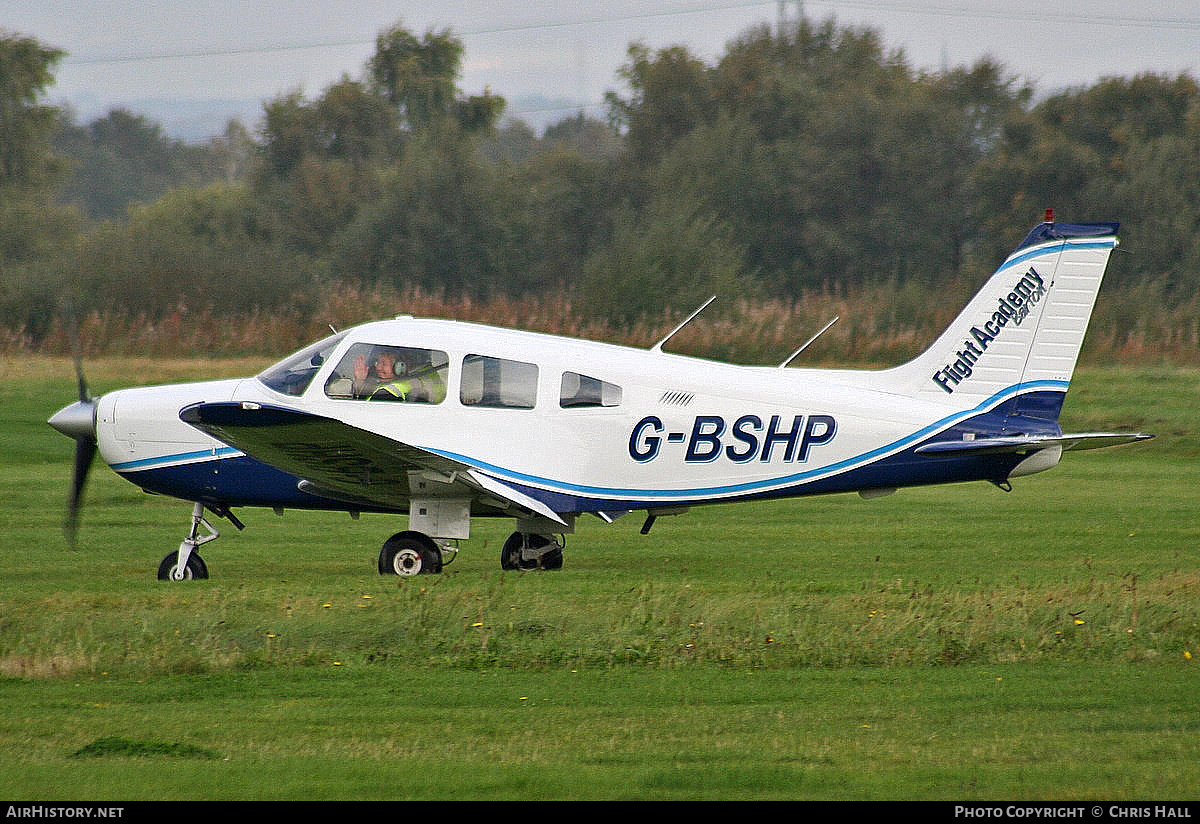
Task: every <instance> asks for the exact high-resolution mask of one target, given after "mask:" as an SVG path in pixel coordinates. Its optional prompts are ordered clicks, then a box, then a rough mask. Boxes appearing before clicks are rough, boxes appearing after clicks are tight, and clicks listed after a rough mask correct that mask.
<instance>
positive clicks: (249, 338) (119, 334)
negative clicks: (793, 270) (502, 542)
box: [0, 282, 1200, 365]
mask: <svg viewBox="0 0 1200 824" xmlns="http://www.w3.org/2000/svg"><path fill="white" fill-rule="evenodd" d="M973 288H974V286H973V285H971V284H963V283H957V284H951V285H949V286H939V287H937V288H936V289H934V288H932V287H928V286H924V285H922V284H919V283H906V284H902V285H899V286H897V285H896V284H874V285H867V286H862V287H856V288H854V289H837V288H834V287H827V288H824V289H821V290H815V291H812V292H809V293H806V294H803V295H801V296H799V297H796V298H791V299H773V300H765V299H764V300H751V299H744V298H742V299H735V300H729V301H718V302H717V303H716V304H714V306H713V307H711V308H710V309H709V310H707V311H706V312H705V313H704V314H702V315H701V316H700V317H699V318H697V319H696V320H695V321H694V322H693V323H692V324H690V325H689V326H688V327H687V328H686V329H685V330H684V331H683V332H682V333H681V334H680V335H679V336H678V337H677V338H675V339H673V341H672V343H671V347H670V348H671V349H672V350H674V351H679V352H682V353H685V354H694V355H699V356H703V357H713V358H719V359H724V360H731V361H735V362H740V363H767V364H776V363H779V362H781V361H782V360H783V359H784V358H786V357H787V356H788V355H789V354H790V353H792V352H793V351H795V349H796V348H797V347H799V346H800V345H801V344H802V343H804V342H805V341H807V340H808V339H809V338H810V337H811V336H812V335H813V334H815V333H816V332H817V331H818V330H820V329H821V328H822V327H824V326H825V324H826V323H828V322H829V321H830V320H832V319H833V318H838V321H837V323H835V324H834V325H833V326H832V327H831V328H830V329H829V330H828V331H827V332H826V333H824V334H823V335H822V336H821V337H820V338H819V339H818V340H817V341H816V342H815V343H813V344H812V346H811V347H810V348H809V349H808V350H807V351H806V352H805V353H804V355H803V356H802V362H807V363H810V364H813V365H828V364H859V365H870V364H877V365H878V364H892V363H898V362H901V361H903V360H905V359H907V358H909V357H912V356H913V355H915V354H917V353H918V352H919V351H920V350H921V349H922V348H923V347H924V346H927V345H928V344H929V343H931V342H932V341H933V340H934V338H935V337H936V336H937V335H938V334H939V333H940V332H941V331H942V329H944V328H945V326H946V325H947V324H948V323H949V322H950V320H951V319H952V318H953V315H954V314H955V313H957V312H958V310H959V308H960V307H961V306H963V305H965V303H966V301H967V299H968V298H969V297H970V293H971V291H973ZM313 307H317V308H313ZM692 308H694V307H671V308H664V309H663V310H662V312H660V313H658V314H657V315H653V316H649V317H644V318H642V319H640V320H639V321H637V322H634V323H629V324H619V323H614V322H610V321H607V320H605V319H604V318H601V317H597V316H596V315H595V314H593V313H591V312H589V310H588V307H587V306H586V305H581V304H580V303H579V302H578V300H576V299H575V298H574V297H573V296H571V295H569V294H566V293H556V294H548V295H529V296H523V297H519V298H516V297H510V296H503V295H501V296H495V297H491V298H486V299H480V298H473V297H470V296H450V295H447V294H444V293H440V292H432V291H427V290H423V289H420V288H409V289H405V290H403V291H397V290H395V289H392V288H389V287H383V286H373V287H367V286H363V285H361V284H358V283H354V282H340V283H334V284H330V285H327V286H325V287H322V288H320V289H319V290H317V291H316V292H314V293H313V294H312V295H310V296H304V297H298V298H297V300H296V301H295V303H294V304H293V305H291V306H284V307H274V308H272V307H265V306H264V307H258V308H255V309H252V310H246V311H243V312H240V313H233V314H231V313H228V312H225V311H223V310H221V309H220V308H219V307H213V306H206V307H198V308H197V307H189V306H186V305H182V304H180V305H176V306H173V307H171V308H170V309H169V310H168V311H165V312H155V311H150V310H147V309H144V308H139V307H129V308H127V309H125V310H120V311H119V310H109V311H103V312H100V311H94V312H91V313H89V314H88V315H86V316H84V317H82V318H80V319H79V321H78V326H79V331H80V337H81V340H82V343H83V354H84V355H86V356H92V357H95V356H102V355H113V356H125V355H145V356H153V357H169V356H190V357H203V356H217V357H232V356H264V357H275V356H282V355H283V354H285V353H287V352H290V351H292V350H294V349H295V348H297V347H299V346H301V345H303V344H305V343H307V342H309V341H312V340H315V339H317V338H319V337H321V336H323V335H325V334H328V333H329V331H330V329H331V328H339V329H340V328H346V327H348V326H351V325H354V324H356V323H361V322H364V321H367V320H374V319H378V318H384V317H391V316H393V315H397V314H411V315H416V316H424V317H443V318H453V319H457V320H463V321H476V322H485V323H490V324H493V325H497V326H504V327H510V328H520V329H530V330H533V331H539V332H547V333H551V334H560V335H568V336H573V337H581V338H587V339H593V340H605V341H610V342H614V343H623V344H629V345H633V346H650V345H652V344H653V343H655V342H656V341H658V340H659V339H660V338H661V337H662V336H663V335H665V334H666V333H667V332H668V331H669V330H670V329H672V328H673V327H674V326H675V324H677V323H678V322H679V321H680V320H681V319H682V317H684V316H685V315H686V314H687V312H690V311H691V309H692ZM70 352H71V341H70V335H69V333H68V326H67V324H65V323H64V322H62V320H58V321H55V322H54V323H53V324H52V325H51V327H50V329H49V331H48V333H47V334H46V335H45V336H44V337H41V338H40V339H39V340H37V341H36V342H35V341H34V340H33V337H32V336H31V335H30V334H28V332H27V331H26V330H24V329H21V328H0V353H3V354H5V355H16V354H46V355H66V354H69V353H70ZM1082 359H1083V362H1085V363H1093V364H1108V365H1113V364H1124V365H1148V364H1157V363H1163V364H1178V365H1190V364H1196V363H1200V297H1188V298H1178V297H1174V296H1172V295H1171V293H1170V291H1169V290H1168V289H1166V288H1164V287H1162V286H1156V285H1142V286H1137V287H1126V288H1121V289H1110V290H1105V291H1104V292H1102V293H1101V297H1100V301H1099V303H1098V305H1097V307H1096V312H1095V314H1094V316H1093V319H1092V325H1091V328H1090V330H1089V333H1088V338H1087V341H1086V343H1085V346H1084V352H1083V355H1082Z"/></svg>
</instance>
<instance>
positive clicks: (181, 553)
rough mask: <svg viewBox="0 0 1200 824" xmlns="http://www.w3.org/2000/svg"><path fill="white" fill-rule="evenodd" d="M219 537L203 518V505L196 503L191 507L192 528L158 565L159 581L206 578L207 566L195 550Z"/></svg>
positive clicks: (219, 534)
mask: <svg viewBox="0 0 1200 824" xmlns="http://www.w3.org/2000/svg"><path fill="white" fill-rule="evenodd" d="M220 537H221V533H219V532H217V530H216V529H214V528H213V525H212V524H210V523H209V522H208V521H207V520H206V519H205V518H204V504H202V503H199V502H197V503H196V505H195V506H194V507H192V528H191V530H190V531H189V532H188V536H187V537H186V538H184V539H183V543H181V544H180V545H179V549H178V550H176V551H175V552H172V553H171V554H170V555H168V556H167V557H165V558H163V559H162V563H160V564H159V565H158V580H160V581H199V580H203V579H205V578H207V577H208V565H207V564H205V563H204V559H203V558H201V557H200V555H199V554H198V553H197V552H196V550H197V549H198V548H199V547H201V546H203V545H204V544H207V543H208V542H209V541H215V540H217V538H220Z"/></svg>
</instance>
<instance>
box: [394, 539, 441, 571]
mask: <svg viewBox="0 0 1200 824" xmlns="http://www.w3.org/2000/svg"><path fill="white" fill-rule="evenodd" d="M441 571H442V553H441V550H439V549H438V548H437V544H435V543H434V542H433V541H432V540H431V539H429V538H428V537H426V536H424V535H422V534H421V533H419V532H397V533H396V534H395V535H393V536H392V537H391V538H388V539H387V541H386V542H385V543H384V545H383V548H382V549H380V550H379V574H380V575H401V576H404V577H408V576H411V575H424V574H430V575H432V574H436V573H439V572H441Z"/></svg>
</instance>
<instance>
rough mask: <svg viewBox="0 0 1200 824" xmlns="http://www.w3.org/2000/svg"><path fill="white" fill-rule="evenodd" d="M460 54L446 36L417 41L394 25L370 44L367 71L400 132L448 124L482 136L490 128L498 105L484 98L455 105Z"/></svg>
mask: <svg viewBox="0 0 1200 824" xmlns="http://www.w3.org/2000/svg"><path fill="white" fill-rule="evenodd" d="M462 54H463V45H462V41H461V40H459V39H458V38H456V37H454V36H453V35H452V34H450V32H449V31H445V30H444V31H441V32H433V31H428V32H426V33H425V36H424V37H422V38H420V39H418V38H417V36H416V35H414V34H413V33H412V32H410V31H408V30H407V29H405V28H404V27H402V26H400V25H395V26H392V27H391V28H389V29H387V30H385V31H383V32H381V33H380V34H379V35H378V36H377V37H376V38H375V54H374V55H373V56H372V57H371V59H370V60H369V61H368V63H367V69H368V72H369V74H370V77H371V81H372V83H373V87H374V89H375V90H376V91H377V93H378V94H379V95H380V96H382V97H383V99H385V100H386V101H387V102H388V103H389V104H390V105H391V106H392V107H393V108H394V109H395V111H396V112H397V114H398V116H399V122H400V125H401V127H403V128H405V129H408V130H412V131H419V130H421V129H425V128H428V127H430V126H432V125H434V124H436V123H437V122H438V121H441V120H445V119H451V120H453V121H455V122H456V123H457V124H458V125H459V126H460V127H461V128H462V129H463V130H464V131H466V132H468V133H480V132H484V131H487V130H489V129H491V128H492V127H493V126H494V125H495V123H496V120H497V119H498V118H499V116H500V114H501V112H502V111H503V110H504V99H503V98H501V97H497V96H495V95H492V94H490V93H485V94H483V95H477V96H472V97H469V98H466V99H465V100H464V99H460V97H459V90H458V87H457V85H456V84H457V81H458V75H459V71H460V69H461V65H462Z"/></svg>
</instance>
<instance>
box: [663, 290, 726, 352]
mask: <svg viewBox="0 0 1200 824" xmlns="http://www.w3.org/2000/svg"><path fill="white" fill-rule="evenodd" d="M716 299H717V296H716V295H713V296H712V297H711V298H709V299H708V300H706V301H704V305H703V306H701V307H700V308H699V309H697V310H696V311H695V312H692V314H690V315H688V317H687V320H685V321H684V322H683V323H681V324H679V325H678V326H676V327H675V328H674V329H672V330H671V333H670V334H669V335H667V336H666V337H665V338H663V339H662V340H660V341H659V342H658V343H656V344H654V346H652V347H651V348H650V351H651V352H661V351H662V348H663V345H664V344H665V343H666V342H667V341H669V340H670V339H671V338H673V337H675V335H676V334H677V333H678V332H679V330H680V329H682V328H683V327H685V326H687V325H688V324H689V323H691V322H692V321H693V320H695V319H696V316H697V315H699V314H700V313H701V312H703V311H704V310H705V309H707V308H708V305H709V304H710V303H712V302H713V301H714V300H716Z"/></svg>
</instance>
